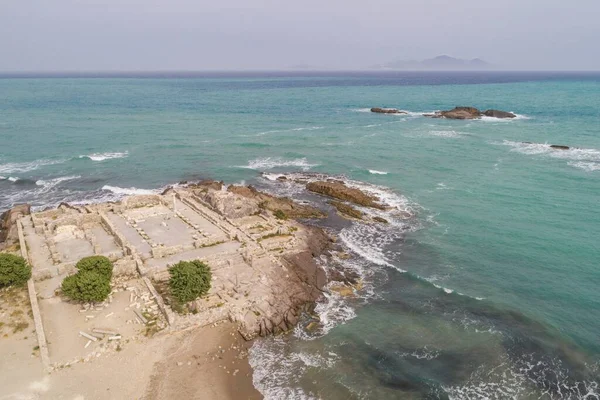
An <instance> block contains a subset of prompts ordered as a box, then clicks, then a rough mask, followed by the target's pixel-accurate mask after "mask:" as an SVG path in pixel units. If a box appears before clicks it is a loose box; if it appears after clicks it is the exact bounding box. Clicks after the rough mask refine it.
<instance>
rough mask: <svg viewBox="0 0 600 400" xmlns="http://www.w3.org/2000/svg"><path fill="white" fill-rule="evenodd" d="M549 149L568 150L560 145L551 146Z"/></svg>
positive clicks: (567, 147)
mask: <svg viewBox="0 0 600 400" xmlns="http://www.w3.org/2000/svg"><path fill="white" fill-rule="evenodd" d="M550 148H552V149H556V150H569V149H570V147H569V146H564V145H562V144H551V145H550Z"/></svg>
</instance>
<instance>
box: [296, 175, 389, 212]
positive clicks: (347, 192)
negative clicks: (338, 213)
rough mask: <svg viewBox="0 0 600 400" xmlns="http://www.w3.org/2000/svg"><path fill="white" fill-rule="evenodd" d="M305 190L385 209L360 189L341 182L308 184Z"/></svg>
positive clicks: (374, 198) (375, 199) (377, 200)
mask: <svg viewBox="0 0 600 400" xmlns="http://www.w3.org/2000/svg"><path fill="white" fill-rule="evenodd" d="M306 188H307V189H308V190H309V191H311V192H313V193H318V194H322V195H325V196H329V197H333V198H334V199H338V200H344V201H348V202H350V203H354V204H357V205H360V206H364V207H372V208H378V209H380V210H383V209H385V207H384V206H383V205H381V204H379V199H378V198H377V197H375V196H372V195H369V194H367V193H365V192H363V191H362V190H360V189H356V188H352V187H348V186H346V184H345V183H344V182H342V181H316V182H310V183H308V184H307V185H306Z"/></svg>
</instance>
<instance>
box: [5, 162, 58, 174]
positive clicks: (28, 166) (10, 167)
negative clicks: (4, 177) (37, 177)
mask: <svg viewBox="0 0 600 400" xmlns="http://www.w3.org/2000/svg"><path fill="white" fill-rule="evenodd" d="M64 162H65V160H46V159H42V160H35V161H30V162H21V163H7V164H0V173H2V174H12V173H15V172H30V171H34V170H36V169H38V168H40V167H44V166H47V165H54V164H61V163H64Z"/></svg>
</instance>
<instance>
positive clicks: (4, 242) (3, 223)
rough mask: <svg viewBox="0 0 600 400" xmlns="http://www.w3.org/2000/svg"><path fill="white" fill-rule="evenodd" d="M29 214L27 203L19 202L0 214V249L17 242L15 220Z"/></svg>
mask: <svg viewBox="0 0 600 400" xmlns="http://www.w3.org/2000/svg"><path fill="white" fill-rule="evenodd" d="M29 214H31V206H30V205H29V204H21V205H18V206H15V207H13V208H11V209H10V210H8V211H6V212H4V213H2V215H0V250H5V249H9V248H10V247H13V246H15V245H17V244H18V243H19V233H18V229H17V220H18V219H19V218H21V217H22V216H24V215H29Z"/></svg>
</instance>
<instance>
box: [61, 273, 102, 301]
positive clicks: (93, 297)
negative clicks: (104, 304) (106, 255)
mask: <svg viewBox="0 0 600 400" xmlns="http://www.w3.org/2000/svg"><path fill="white" fill-rule="evenodd" d="M61 288H62V292H63V294H64V295H65V296H67V297H68V298H70V299H72V300H76V301H81V302H100V301H104V300H106V298H107V297H108V295H109V294H110V279H107V277H106V275H103V274H102V273H100V272H98V271H83V270H80V271H79V272H77V273H76V274H75V275H70V276H67V277H66V278H65V279H64V280H63V282H62V286H61Z"/></svg>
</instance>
